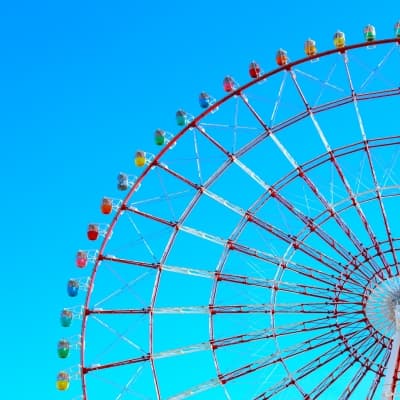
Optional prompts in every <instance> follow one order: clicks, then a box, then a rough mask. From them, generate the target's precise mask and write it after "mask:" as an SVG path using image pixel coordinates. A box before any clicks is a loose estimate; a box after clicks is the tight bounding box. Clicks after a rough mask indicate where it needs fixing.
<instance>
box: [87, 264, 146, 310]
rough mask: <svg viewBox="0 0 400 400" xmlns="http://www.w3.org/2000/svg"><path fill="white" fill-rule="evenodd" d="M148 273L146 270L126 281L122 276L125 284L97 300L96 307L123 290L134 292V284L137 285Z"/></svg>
mask: <svg viewBox="0 0 400 400" xmlns="http://www.w3.org/2000/svg"><path fill="white" fill-rule="evenodd" d="M147 275H148V272H144V273H142V274H141V275H139V276H137V277H136V278H135V279H132V280H130V281H129V282H127V281H125V280H124V279H123V278H120V280H121V282H122V283H123V286H122V287H120V288H118V289H116V290H114V291H113V292H111V293H110V294H108V295H107V296H106V297H103V298H102V299H101V300H98V301H96V303H95V304H94V305H93V307H94V308H98V307H99V306H100V305H102V304H104V303H106V302H108V301H109V300H111V299H113V298H115V297H117V296H118V295H120V294H121V293H123V292H126V291H130V292H132V294H134V292H133V289H132V288H133V286H134V285H136V284H137V283H138V282H139V281H141V280H142V279H143V278H144V277H146V276H147Z"/></svg>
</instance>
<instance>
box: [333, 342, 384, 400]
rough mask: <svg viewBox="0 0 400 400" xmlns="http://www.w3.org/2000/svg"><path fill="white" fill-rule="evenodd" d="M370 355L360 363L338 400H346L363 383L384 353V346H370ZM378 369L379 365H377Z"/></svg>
mask: <svg viewBox="0 0 400 400" xmlns="http://www.w3.org/2000/svg"><path fill="white" fill-rule="evenodd" d="M372 346H373V347H372V351H371V354H370V355H369V356H368V358H366V359H365V360H364V362H362V363H361V365H360V367H359V369H358V371H357V372H356V373H355V374H354V377H353V378H352V379H351V380H350V382H349V384H348V386H347V387H346V388H345V389H344V390H343V393H342V395H341V396H340V398H339V400H346V399H348V398H349V396H350V395H352V394H353V393H354V391H355V390H356V389H357V386H358V385H360V383H362V382H363V381H365V378H366V375H367V373H368V372H369V371H370V370H371V367H372V365H373V363H375V362H379V361H378V359H379V357H381V355H382V353H383V352H384V351H385V347H384V346H377V345H372ZM378 365H379V367H378V368H380V367H381V365H382V364H381V363H379V364H378Z"/></svg>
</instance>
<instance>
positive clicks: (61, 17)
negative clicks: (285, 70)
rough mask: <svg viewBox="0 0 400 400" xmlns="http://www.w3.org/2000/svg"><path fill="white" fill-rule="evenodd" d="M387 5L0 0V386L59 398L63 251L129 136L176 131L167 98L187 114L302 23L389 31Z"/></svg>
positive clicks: (295, 49) (296, 53) (79, 240)
mask: <svg viewBox="0 0 400 400" xmlns="http://www.w3.org/2000/svg"><path fill="white" fill-rule="evenodd" d="M397 11H398V2H397V1H394V0H393V1H381V2H372V1H369V2H365V1H359V0H357V1H355V2H347V3H343V2H330V3H329V2H326V4H324V5H323V7H322V5H321V2H320V1H315V0H312V1H308V2H299V1H296V2H295V1H292V0H289V1H287V2H284V3H282V2H269V1H262V0H254V1H252V2H245V1H237V2H232V1H226V0H222V1H210V0H204V1H202V2H188V1H175V0H172V1H168V2H167V1H148V2H146V1H140V2H139V1H137V0H132V1H116V2H112V3H110V2H106V1H102V0H99V1H91V0H88V1H79V2H78V1H75V0H72V1H68V2H59V1H37V2H32V1H18V0H17V1H13V2H3V4H2V6H1V12H0V37H1V40H0V54H1V56H0V57H1V62H0V72H1V73H0V93H1V94H0V132H1V137H2V143H3V145H2V147H1V149H2V152H1V157H0V163H1V171H2V173H1V181H2V185H1V191H2V198H3V199H4V204H3V205H4V208H3V210H4V211H3V218H2V229H1V233H0V237H1V242H0V243H1V244H0V246H1V249H2V262H1V264H2V270H3V275H2V276H3V285H2V287H3V289H2V291H1V299H2V304H3V312H2V321H3V323H2V328H3V329H2V333H1V336H0V337H1V338H2V341H3V346H2V355H1V358H0V359H1V360H2V363H1V366H0V372H1V375H0V376H1V378H0V381H1V382H3V384H2V389H1V393H2V395H1V396H2V398H14V399H27V398H40V399H42V400H47V399H49V400H50V399H52V400H53V399H57V398H60V399H69V398H71V397H70V394H68V393H66V394H65V393H58V392H57V391H56V390H55V376H56V374H57V372H58V370H59V369H60V361H59V360H58V359H57V355H56V343H57V340H58V338H59V336H60V327H59V313H60V310H61V309H62V308H63V307H64V304H65V303H67V302H69V301H70V300H69V299H67V296H66V292H65V286H66V281H67V280H68V278H69V277H70V276H71V275H72V276H74V275H77V272H76V270H75V268H74V256H75V252H76V250H77V249H78V248H81V247H85V246H86V239H85V230H86V225H87V223H88V222H91V221H93V220H96V218H98V215H99V203H100V200H101V198H102V196H103V195H107V192H110V191H114V189H115V181H116V175H117V174H118V172H119V171H132V173H136V171H135V169H134V166H133V155H134V152H135V150H136V149H139V148H143V149H146V148H147V147H149V146H151V147H152V148H151V151H155V150H156V149H155V147H154V145H153V137H152V135H153V132H154V129H155V128H157V127H162V128H164V129H166V130H168V131H170V132H173V133H176V132H177V131H178V127H177V126H176V124H175V120H174V119H175V111H176V110H177V109H178V108H180V107H183V108H185V109H187V110H188V111H189V112H191V113H192V114H194V115H196V114H197V113H198V112H199V111H200V109H199V107H198V105H197V96H198V93H199V92H200V91H202V90H208V91H210V93H212V94H213V95H214V96H215V97H217V98H219V97H222V96H223V95H224V92H223V90H222V79H223V77H224V76H225V75H228V74H231V75H233V76H234V77H235V78H236V79H237V80H238V81H239V82H240V83H244V82H246V81H247V80H248V79H249V78H248V77H247V66H248V64H249V62H250V61H251V60H253V59H256V60H257V61H259V62H260V63H261V64H262V66H263V69H264V70H265V71H267V70H269V69H272V68H275V63H274V57H275V52H276V50H277V49H278V48H279V47H283V48H285V49H286V50H288V52H289V54H290V56H291V58H292V59H295V58H301V57H303V44H304V41H305V39H307V38H308V37H312V38H314V39H315V40H316V41H317V45H318V48H319V49H321V50H324V49H329V48H332V47H333V45H332V36H333V33H334V32H335V31H336V30H337V29H341V30H343V31H344V32H346V36H347V40H348V42H349V43H356V42H360V41H362V40H363V36H362V29H363V27H364V26H365V25H366V24H368V23H371V24H374V25H375V26H376V29H377V34H378V37H379V38H385V37H392V35H393V25H394V23H395V22H396V21H397V20H398V19H399V18H400V14H398V13H396V12H397ZM78 275H79V273H78ZM67 305H68V304H67ZM171 374H173V372H171ZM74 384H75V385H77V382H75V383H74ZM101 398H102V397H101V395H100V394H99V395H98V397H97V399H101Z"/></svg>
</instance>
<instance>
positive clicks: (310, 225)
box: [234, 159, 377, 272]
mask: <svg viewBox="0 0 400 400" xmlns="http://www.w3.org/2000/svg"><path fill="white" fill-rule="evenodd" d="M234 162H235V163H236V164H237V165H238V166H239V167H240V168H241V169H242V170H243V171H245V172H246V173H247V174H248V175H249V176H250V177H251V178H252V179H253V180H255V181H256V182H257V183H258V184H259V185H260V186H262V187H263V188H264V189H265V190H266V191H268V192H270V193H271V197H273V198H276V199H277V200H278V201H279V202H280V203H281V204H282V205H284V206H285V208H286V209H287V210H289V212H291V213H292V214H293V215H295V216H296V217H297V218H298V219H299V220H300V221H302V222H303V223H304V225H305V226H306V227H307V228H309V229H310V231H312V232H315V233H316V234H317V235H318V236H319V237H320V238H321V239H322V240H324V241H325V243H327V244H328V245H329V246H330V247H331V248H332V249H333V250H335V251H336V252H337V253H338V254H339V255H341V256H342V257H344V258H345V259H346V260H347V261H348V262H350V263H351V264H356V263H357V261H356V260H355V259H354V257H351V256H350V255H349V252H348V250H346V248H345V247H344V246H342V245H341V244H340V243H338V242H337V241H336V240H335V239H334V238H332V236H330V235H329V234H328V233H327V232H325V231H324V230H323V229H322V228H320V227H319V226H318V225H316V224H315V223H314V221H313V220H312V218H310V217H309V216H307V215H305V214H303V213H302V212H301V211H299V210H297V209H296V207H295V206H294V205H293V204H292V203H291V202H290V201H288V200H286V199H285V198H284V197H283V196H282V195H280V194H279V192H277V191H276V190H275V189H274V187H271V186H269V185H268V184H267V183H265V182H264V181H263V180H262V179H261V178H260V177H258V176H257V175H256V174H255V173H254V172H253V171H251V170H250V169H249V168H248V167H246V165H244V164H243V163H242V162H241V161H239V160H238V159H235V160H234ZM257 206H258V207H259V203H258V204H257ZM235 211H236V212H243V211H241V210H237V209H236V210H235ZM247 214H249V212H247ZM250 221H251V222H254V223H256V224H258V225H259V224H260V222H257V221H259V220H258V218H257V217H256V216H254V215H253V214H250ZM264 225H265V223H264ZM264 227H265V229H266V230H267V231H269V232H271V233H273V231H274V232H275V234H276V236H277V237H280V238H281V239H282V237H281V234H279V233H278V231H277V230H276V228H270V227H267V226H264ZM285 241H286V242H287V243H291V242H292V243H293V238H292V239H290V238H287V239H286V240H285ZM299 243H301V244H302V245H303V246H304V245H305V244H304V242H302V241H298V242H294V244H293V245H294V246H296V244H299ZM357 243H359V242H357ZM358 247H359V249H360V248H361V249H362V250H363V248H362V245H361V244H360V243H359V246H358ZM310 251H311V250H310V249H308V252H310ZM360 265H361V264H359V263H358V265H355V266H356V267H359V266H360ZM376 271H377V270H376V267H375V268H374V269H373V272H376Z"/></svg>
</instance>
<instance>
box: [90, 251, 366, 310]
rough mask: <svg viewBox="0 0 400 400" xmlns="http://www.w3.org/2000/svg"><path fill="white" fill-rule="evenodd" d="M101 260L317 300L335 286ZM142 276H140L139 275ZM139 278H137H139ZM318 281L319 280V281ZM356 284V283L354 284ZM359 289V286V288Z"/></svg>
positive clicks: (328, 280) (328, 278)
mask: <svg viewBox="0 0 400 400" xmlns="http://www.w3.org/2000/svg"><path fill="white" fill-rule="evenodd" d="M102 259H103V260H108V261H112V262H116V263H122V264H129V265H133V266H138V267H142V268H146V269H147V268H149V269H161V270H163V271H167V272H173V273H177V274H183V275H190V276H196V277H200V278H207V279H213V280H214V279H215V280H217V281H220V282H229V283H236V284H239V285H246V286H258V287H263V288H267V289H279V290H280V291H282V292H288V293H289V292H290V293H298V294H307V295H309V296H312V297H319V298H331V296H328V295H327V292H328V290H334V289H335V288H336V286H337V283H335V281H333V280H332V277H331V275H326V279H325V280H324V281H323V282H321V283H324V284H325V285H326V286H312V285H306V284H302V283H290V282H285V281H279V282H277V281H276V280H274V279H266V278H260V277H253V276H251V275H235V274H226V273H220V272H216V271H211V270H202V269H196V268H188V267H183V266H175V265H168V264H163V265H159V264H154V263H146V262H141V261H135V260H131V259H129V260H125V259H120V258H116V257H110V256H106V255H104V256H103V257H102ZM275 262H276V264H277V265H280V264H281V260H276V261H275ZM288 268H290V269H291V270H293V271H297V269H301V270H303V269H305V268H307V269H308V270H309V271H310V268H309V267H306V266H301V265H297V264H295V263H293V262H289V263H288ZM303 273H304V272H303ZM140 276H142V275H140ZM140 276H139V278H140ZM139 278H136V279H135V280H134V281H132V282H130V283H128V284H127V285H126V287H128V285H129V286H132V285H133V284H134V283H136V281H137V280H138V279H139ZM319 281H320V280H319ZM354 283H358V282H356V281H355V282H354ZM360 287H361V286H360ZM123 290H125V287H124V288H121V289H119V290H117V291H116V292H113V294H110V298H111V297H113V296H115V295H117V294H119V293H120V292H122V291H123ZM342 292H343V294H348V295H354V297H356V296H357V295H355V294H354V290H353V289H346V288H343V289H342ZM108 299H109V298H108V297H107V298H105V299H103V300H102V301H100V302H97V303H96V304H95V306H94V308H98V306H99V305H101V304H102V303H104V302H106V301H107V300H108Z"/></svg>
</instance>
